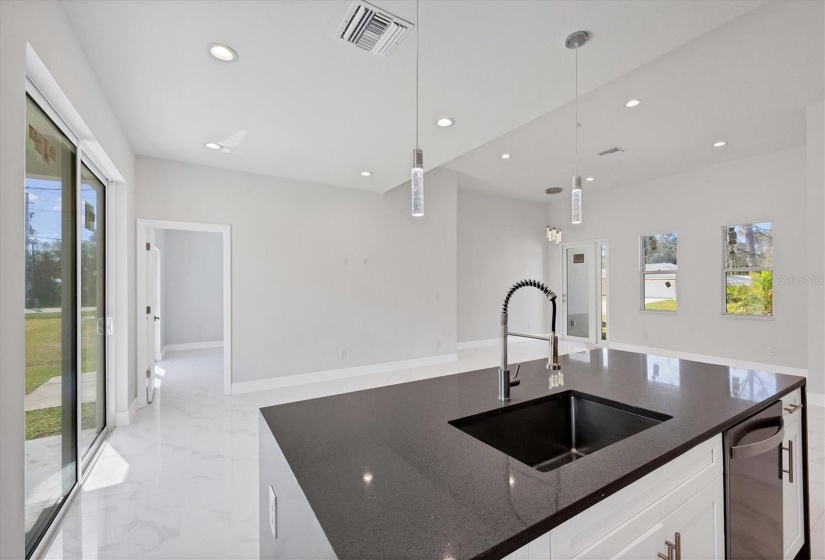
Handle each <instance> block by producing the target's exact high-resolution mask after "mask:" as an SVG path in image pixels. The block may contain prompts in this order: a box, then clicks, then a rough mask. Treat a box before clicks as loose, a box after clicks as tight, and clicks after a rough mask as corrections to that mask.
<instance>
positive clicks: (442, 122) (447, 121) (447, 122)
mask: <svg viewBox="0 0 825 560" xmlns="http://www.w3.org/2000/svg"><path fill="white" fill-rule="evenodd" d="M435 124H437V125H438V126H440V127H441V128H446V127H448V126H453V125H454V124H455V119H451V118H450V117H443V118H440V119H438V120H437V121H435Z"/></svg>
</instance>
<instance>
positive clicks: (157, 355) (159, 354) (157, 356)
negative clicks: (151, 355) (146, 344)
mask: <svg viewBox="0 0 825 560" xmlns="http://www.w3.org/2000/svg"><path fill="white" fill-rule="evenodd" d="M165 357H166V346H164V347H163V348H161V350H160V352H155V361H157V362H159V361H161V360H163V358H165Z"/></svg>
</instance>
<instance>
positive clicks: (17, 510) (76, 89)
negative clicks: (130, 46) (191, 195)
mask: <svg viewBox="0 0 825 560" xmlns="http://www.w3.org/2000/svg"><path fill="white" fill-rule="evenodd" d="M27 43H28V44H30V45H31V47H32V48H33V49H34V51H36V53H37V55H38V56H39V58H40V59H41V60H42V61H43V63H44V64H45V66H46V69H47V70H48V72H50V73H51V76H52V77H53V78H54V80H56V82H57V85H58V86H59V88H60V89H62V93H63V94H64V95H65V98H67V99H68V103H69V105H70V108H71V109H73V115H72V116H73V117H79V118H80V119H82V121H83V123H85V125H86V126H87V127H88V130H84V131H78V133H79V134H80V133H83V136H84V140H90V139H91V136H93V138H94V139H96V141H97V142H99V144H98V145H97V147H99V148H101V147H102V150H104V151H105V152H106V154H108V156H109V157H110V159H111V161H112V162H113V163H114V165H115V166H116V167H117V170H118V172H119V174H120V175H121V176H122V177H123V179H124V180H125V183H124V184H123V185H120V186H119V187H122V188H119V191H121V192H119V193H118V194H119V196H118V198H119V202H120V203H121V204H120V205H119V208H118V216H117V218H116V219H117V220H118V221H119V223H121V224H124V225H125V224H127V223H128V224H131V227H129V228H128V231H127V228H125V227H124V231H123V234H124V235H122V236H120V237H119V238H118V239H117V240H116V244H117V247H118V250H119V251H120V252H121V254H122V255H126V256H127V257H128V258H126V259H124V260H122V261H121V262H118V263H117V267H118V269H119V271H121V270H120V269H121V268H122V272H123V273H124V274H123V283H122V286H121V287H120V288H119V291H118V296H123V297H124V298H128V297H130V296H131V298H132V299H131V305H129V308H130V312H129V317H126V316H122V317H120V318H119V319H120V320H119V321H118V323H117V325H118V329H119V331H118V332H119V333H121V334H122V333H125V332H126V331H125V329H126V328H127V327H126V325H127V324H131V323H132V322H133V321H134V316H133V313H134V312H133V310H134V290H133V287H132V280H131V279H132V278H134V267H133V266H132V265H131V262H132V260H133V255H134V250H133V247H134V225H133V223H132V220H131V205H130V204H129V197H131V189H130V188H127V186H128V185H132V179H133V173H134V154H133V153H132V149H131V147H130V145H129V143H128V141H127V140H126V137H125V135H124V133H123V131H122V130H121V128H120V125H119V123H118V121H117V119H116V117H115V115H114V113H113V111H112V110H111V108H110V106H109V104H108V102H107V100H106V98H105V97H104V95H103V92H102V90H101V88H100V86H99V84H98V81H97V78H96V76H95V74H94V72H93V71H92V69H91V67H90V66H89V64H88V62H87V61H86V58H85V55H84V52H83V49H82V47H81V46H80V44H79V42H78V41H77V38H76V37H75V35H74V31H73V29H72V27H71V25H70V23H69V21H68V19H67V17H66V15H65V13H64V11H63V7H62V6H61V4H60V3H59V2H55V1H46V0H44V1H41V2H29V1H15V0H3V1H2V2H0V123H2V127H0V224H2V236H0V316H2V317H3V320H2V321H0V356H2V367H0V450H2V451H0V558H22V557H23V555H24V552H23V550H24V527H23V521H24V517H25V516H24V514H23V508H24V464H25V463H24V456H25V451H24V444H23V441H24V440H23V434H24V413H23V408H24V405H23V402H24V392H25V389H24V375H23V372H24V365H25V361H24V360H25V357H24V325H23V307H24V299H23V293H24V290H23V276H24V268H23V263H24V251H23V217H24V216H23V214H24V213H23V208H24V204H23V182H22V179H23V177H24V173H25V170H24V161H25V158H24V152H23V150H24V142H23V138H24V131H25V119H26V109H25V76H26V50H27ZM62 108H63V107H59V109H62ZM66 118H68V116H67V117H66ZM86 132H89V133H90V135H91V136H88V135H86V134H85V133H86ZM129 272H130V274H128V279H127V278H126V276H127V273H129ZM130 290H131V291H130ZM122 342H123V347H122V350H123V352H122V354H126V353H127V352H128V361H127V360H123V362H122V366H123V369H124V371H123V376H122V379H123V380H124V381H125V380H126V379H127V378H128V379H134V375H133V372H134V343H133V341H132V339H131V338H130V337H122ZM119 344H120V343H119ZM124 357H125V356H124ZM127 367H128V368H131V370H132V375H129V376H128V377H127V375H126V373H127V372H126V371H125V370H126V369H127ZM118 389H119V391H118V398H117V400H118V403H117V404H118V406H119V407H128V400H127V391H126V390H125V389H126V388H125V387H123V386H122V385H121V386H120V387H118ZM129 394H130V395H132V396H133V395H134V394H135V393H134V386H132V388H131V391H130V392H129Z"/></svg>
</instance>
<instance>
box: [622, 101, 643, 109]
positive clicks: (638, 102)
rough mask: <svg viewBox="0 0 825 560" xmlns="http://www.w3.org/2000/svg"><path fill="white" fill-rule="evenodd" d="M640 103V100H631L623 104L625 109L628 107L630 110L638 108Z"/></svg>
mask: <svg viewBox="0 0 825 560" xmlns="http://www.w3.org/2000/svg"><path fill="white" fill-rule="evenodd" d="M641 103H642V100H641V99H631V100H630V101H628V102H627V103H625V104H624V106H625V107H630V108H631V109H632V108H633V107H638V106H639V105H641Z"/></svg>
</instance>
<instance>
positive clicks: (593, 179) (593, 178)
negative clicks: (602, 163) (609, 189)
mask: <svg viewBox="0 0 825 560" xmlns="http://www.w3.org/2000/svg"><path fill="white" fill-rule="evenodd" d="M595 180H596V178H595V177H588V178H587V179H585V181H595Z"/></svg>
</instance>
